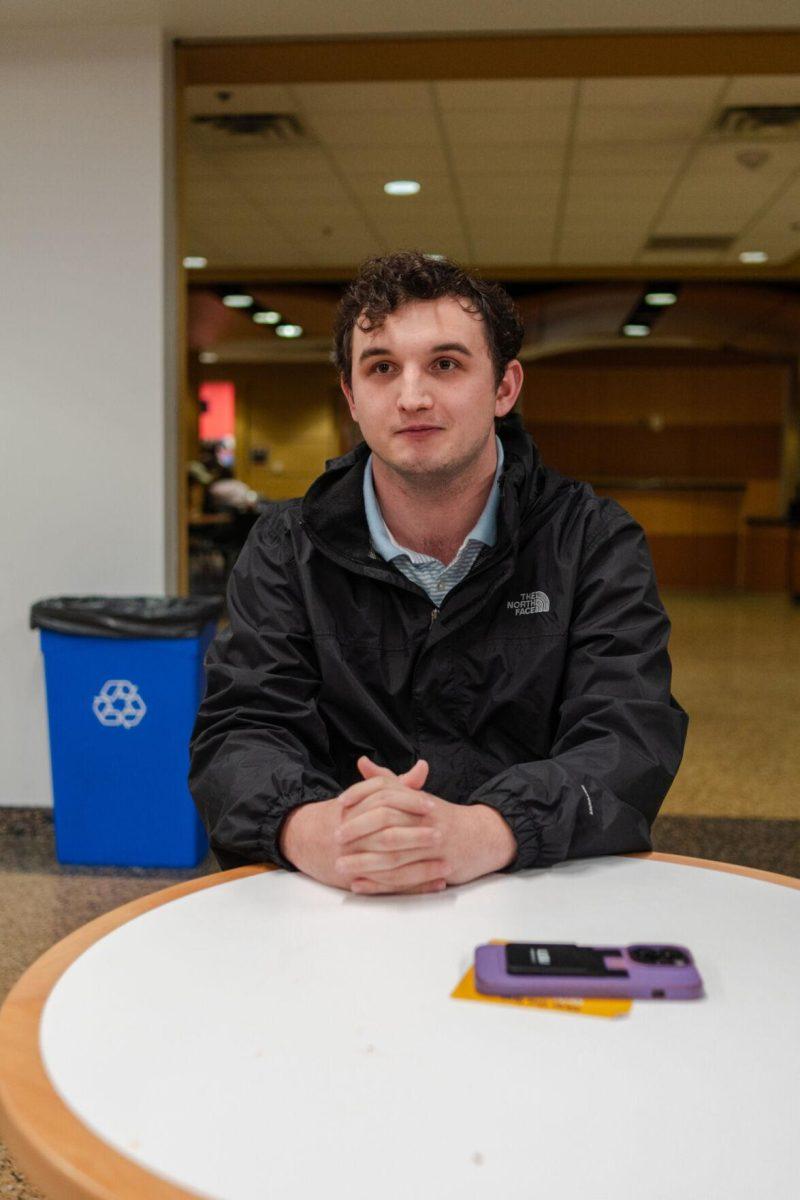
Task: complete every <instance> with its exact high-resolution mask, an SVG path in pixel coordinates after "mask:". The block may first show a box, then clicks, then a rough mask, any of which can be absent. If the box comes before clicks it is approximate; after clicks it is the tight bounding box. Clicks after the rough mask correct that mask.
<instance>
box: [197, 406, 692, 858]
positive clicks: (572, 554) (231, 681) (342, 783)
mask: <svg viewBox="0 0 800 1200" xmlns="http://www.w3.org/2000/svg"><path fill="white" fill-rule="evenodd" d="M499 432H500V436H501V437H502V439H503V445H504V449H505V456H506V457H505V464H504V470H503V474H502V476H501V480H500V487H501V501H500V505H499V510H498V537H497V543H496V545H495V546H494V547H491V548H486V549H484V550H483V551H482V552H481V554H480V556H479V557H478V559H477V561H476V563H475V565H474V566H473V568H472V570H471V571H470V573H469V574H468V575H467V577H466V578H465V579H464V580H463V581H462V582H461V583H460V584H458V585H457V586H456V587H455V588H453V590H452V591H451V592H450V593H449V594H448V595H447V597H446V598H445V600H444V602H443V604H442V607H441V610H440V611H439V610H436V609H435V608H434V606H433V604H432V603H431V601H430V600H429V598H428V596H427V595H426V594H425V592H424V591H423V590H422V589H421V588H419V587H417V586H416V585H415V584H413V583H411V582H409V581H408V580H407V579H406V578H405V577H404V576H403V575H402V574H401V573H400V572H399V571H398V570H397V569H396V568H395V567H393V566H392V565H391V564H390V563H387V562H384V560H383V559H381V558H378V557H376V556H375V554H374V552H373V551H372V550H371V547H370V542H369V536H368V532H367V525H366V517H365V514H364V505H363V499H362V479H363V473H364V461H365V459H366V455H367V453H368V451H367V448H366V446H364V445H361V446H359V447H357V448H356V450H354V451H353V452H352V453H351V454H348V455H346V456H345V457H344V458H340V459H336V460H334V461H333V462H332V463H330V464H329V466H328V470H327V471H326V472H325V474H324V475H322V476H321V477H320V478H319V479H318V480H316V482H315V483H314V484H313V485H312V486H311V488H310V489H309V491H308V492H307V494H306V496H305V498H304V499H303V500H302V501H301V500H289V501H282V502H280V503H276V504H274V505H273V506H271V507H270V509H269V510H268V511H267V512H266V513H265V514H264V515H263V516H262V517H261V519H260V520H259V521H258V523H257V525H256V526H255V528H254V529H253V531H252V533H251V535H250V537H249V539H248V541H247V544H246V545H245V548H244V550H243V552H242V554H241V557H240V558H239V561H238V563H237V564H236V566H235V568H234V570H233V573H232V576H231V581H230V585H229V590H228V612H229V617H230V626H229V628H227V629H225V630H224V631H223V632H221V633H220V634H219V635H218V636H217V638H216V641H215V642H214V643H213V645H212V646H211V648H210V650H209V652H208V656H207V658H206V672H207V690H206V695H205V699H204V700H203V703H202V705H201V708H200V711H199V714H198V717H197V722H196V725H195V730H194V734H193V737H192V765H191V774H190V786H191V789H192V793H193V795H194V798H195V802H196V804H197V806H198V808H199V810H200V813H201V815H202V817H203V820H204V822H205V825H206V828H207V829H208V832H209V836H210V840H211V847H212V849H213V850H214V853H215V854H216V856H217V858H218V860H219V862H220V865H221V866H222V867H223V868H227V867H232V866H238V865H240V864H242V863H248V862H264V861H272V862H277V863H280V864H282V865H283V866H289V865H290V864H288V863H287V862H286V861H285V860H284V859H283V858H282V856H281V854H280V851H279V850H278V846H277V840H278V834H279V830H280V826H281V822H282V821H283V819H284V817H285V816H286V815H287V813H288V812H290V811H291V810H292V809H293V808H294V807H295V806H297V805H299V804H305V803H307V802H309V801H314V800H322V799H327V798H329V797H331V796H335V795H338V793H339V792H341V791H342V790H343V789H344V788H346V787H348V786H349V785H350V784H352V783H354V782H356V781H357V780H358V779H359V778H360V776H359V774H358V771H357V770H356V765H355V764H356V760H357V758H358V757H359V756H360V755H361V754H368V755H369V756H370V757H371V758H372V759H375V760H376V761H377V762H380V763H383V764H385V765H387V766H389V767H391V768H392V770H394V771H398V772H400V771H405V770H408V768H409V767H410V766H411V765H412V763H413V762H414V761H415V760H416V759H417V758H425V759H427V761H428V762H429V764H430V774H429V777H428V781H427V783H426V785H425V787H426V790H427V791H429V792H432V793H434V794H436V795H439V796H442V797H444V799H446V800H451V801H454V802H456V803H459V804H487V805H490V806H491V807H493V808H496V809H497V810H498V811H499V812H500V813H501V814H502V815H503V817H504V818H505V819H506V821H507V822H508V824H509V825H510V826H511V829H512V831H513V832H514V835H515V837H516V839H517V844H518V853H517V857H516V858H515V860H514V861H513V862H512V863H511V865H510V867H509V868H508V869H509V870H516V869H520V868H524V867H533V866H546V865H548V864H550V863H555V862H559V861H561V860H562V859H565V858H583V857H588V856H591V855H598V854H615V853H618V852H621V851H629V850H630V851H632V850H647V849H649V848H650V844H651V843H650V825H651V824H652V822H653V819H654V818H655V815H656V813H657V812H658V808H659V805H660V804H661V801H662V800H663V798H664V796H665V794H666V792H667V789H668V788H669V786H670V784H671V782H672V779H673V777H674V775H675V772H676V771H677V769H678V765H679V763H680V760H681V754H682V751H683V743H684V739H685V735H686V725H687V718H686V714H685V713H684V712H683V710H682V709H681V708H680V707H679V705H678V704H676V703H675V701H674V700H673V699H672V697H671V696H670V662H669V657H668V654H667V639H668V634H669V621H668V619H667V616H666V614H665V612H664V609H663V607H662V605H661V602H660V600H659V597H658V593H657V590H656V585H655V580H654V576H653V568H652V564H651V561H650V555H649V553H648V549H647V544H646V542H645V538H644V534H643V533H642V530H641V529H640V527H639V526H638V525H637V524H636V522H635V521H634V520H633V519H632V518H631V517H630V516H629V515H628V514H627V513H626V512H625V510H624V509H622V508H621V507H620V506H619V505H618V504H617V503H616V502H615V501H613V500H606V499H600V498H598V497H597V496H596V495H595V493H594V492H593V491H592V489H591V488H590V487H589V486H588V485H587V484H583V483H577V482H575V481H574V480H571V479H565V478H563V477H562V476H560V475H559V474H558V473H557V472H555V471H552V470H549V469H547V468H546V467H544V466H543V465H542V464H541V462H540V460H539V456H538V452H537V450H536V447H535V446H534V444H533V442H532V441H531V439H530V438H529V437H528V435H527V434H526V433H524V432H523V430H522V429H521V427H520V426H519V425H518V424H517V422H516V419H514V420H512V421H511V422H509V423H504V424H503V425H502V426H501V428H500V430H499ZM434 618H436V619H434Z"/></svg>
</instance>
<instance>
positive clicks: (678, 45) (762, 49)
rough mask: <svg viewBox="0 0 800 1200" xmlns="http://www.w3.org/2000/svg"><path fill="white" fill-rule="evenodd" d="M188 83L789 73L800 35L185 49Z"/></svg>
mask: <svg viewBox="0 0 800 1200" xmlns="http://www.w3.org/2000/svg"><path fill="white" fill-rule="evenodd" d="M177 56H178V63H179V68H180V75H181V77H182V80H183V81H184V82H185V83H187V84H207V85H208V84H210V85H221V86H224V85H233V84H258V83H319V82H334V81H336V82H347V81H354V80H369V81H370V82H375V81H385V80H403V79H425V80H428V79H436V80H445V79H603V78H614V77H617V78H635V77H641V76H679V75H791V74H795V73H796V72H797V70H798V64H800V32H797V33H795V32H789V31H786V30H780V31H769V30H767V31H764V30H762V31H756V32H742V31H736V32H707V33H675V32H671V33H670V32H665V33H595V34H555V35H554V34H544V35H537V36H532V35H530V34H524V33H523V34H515V35H504V36H502V37H481V36H479V35H476V36H473V37H451V36H449V35H446V34H442V35H441V36H440V37H406V38H402V37H397V36H392V37H371V38H348V39H336V40H333V39H324V38H314V39H304V40H300V41H282V40H280V41H279V40H276V41H238V42H237V41H231V42H219V41H215V42H211V43H202V42H181V43H178V46H177Z"/></svg>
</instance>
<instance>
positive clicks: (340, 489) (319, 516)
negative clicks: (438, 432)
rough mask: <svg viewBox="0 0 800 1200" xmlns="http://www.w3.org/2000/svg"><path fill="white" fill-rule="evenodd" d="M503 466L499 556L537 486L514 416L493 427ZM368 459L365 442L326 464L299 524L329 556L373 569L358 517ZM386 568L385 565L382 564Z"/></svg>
mask: <svg viewBox="0 0 800 1200" xmlns="http://www.w3.org/2000/svg"><path fill="white" fill-rule="evenodd" d="M497 433H498V435H499V437H500V440H501V441H502V443H503V451H504V453H505V463H504V467H503V473H502V475H501V476H500V505H499V508H498V514H497V516H498V529H497V544H496V546H495V548H494V551H493V552H492V553H493V554H494V553H497V554H500V553H504V552H505V551H506V550H507V549H508V547H509V543H511V544H513V543H515V542H516V539H517V536H518V534H519V528H520V523H521V520H523V519H524V518H525V517H526V516H527V515H528V514H529V513H530V511H531V510H532V509H533V508H534V507H535V505H536V502H537V500H538V496H539V493H540V491H541V489H542V486H543V476H544V470H543V468H542V466H541V462H540V458H539V452H538V450H537V448H536V446H535V444H534V442H533V440H532V438H531V437H530V436H529V434H528V433H526V431H525V429H524V427H523V425H522V421H521V420H520V418H519V417H518V416H516V415H514V416H511V417H506V418H505V419H504V420H502V421H499V422H498V423H497ZM368 455H369V447H368V446H367V445H366V443H365V442H360V443H359V445H357V446H356V447H355V449H354V450H351V451H350V453H349V454H345V455H342V457H341V458H334V459H331V460H330V461H329V462H328V463H326V470H325V473H324V475H320V477H319V478H318V479H316V480H315V481H314V483H312V485H311V487H310V488H309V489H308V491H307V492H306V494H305V497H304V499H303V505H302V515H303V524H304V526H305V527H306V528H307V530H308V532H309V534H310V536H311V537H312V540H313V541H314V542H315V543H316V544H317V545H319V546H320V547H328V548H329V549H330V550H331V551H332V552H333V553H334V554H336V555H342V556H344V557H345V558H347V559H350V560H356V561H357V562H361V563H362V564H364V565H369V566H371V567H373V568H374V567H376V566H377V565H378V564H377V563H376V560H375V558H374V557H373V552H372V549H371V546H370V540H369V530H368V528H367V519H366V514H365V512H364V495H363V484H364V467H365V465H366V461H367V457H368ZM383 565H384V566H386V564H383Z"/></svg>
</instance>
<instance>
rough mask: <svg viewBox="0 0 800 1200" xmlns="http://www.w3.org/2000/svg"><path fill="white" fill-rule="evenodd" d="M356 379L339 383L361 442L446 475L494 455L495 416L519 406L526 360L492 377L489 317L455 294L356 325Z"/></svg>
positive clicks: (385, 456) (402, 471)
mask: <svg viewBox="0 0 800 1200" xmlns="http://www.w3.org/2000/svg"><path fill="white" fill-rule="evenodd" d="M352 359H353V366H352V381H351V386H350V387H349V388H348V387H347V385H346V384H345V383H344V382H343V383H342V390H343V391H344V394H345V396H346V397H347V402H348V404H349V406H350V413H351V416H352V417H353V420H354V421H357V422H358V424H359V425H360V427H361V433H362V435H363V438H364V441H365V442H366V443H367V445H368V446H369V447H370V449H371V450H372V452H373V454H374V455H375V457H376V458H377V459H379V460H380V461H381V462H382V463H383V464H385V466H386V467H388V468H389V469H390V470H392V471H395V472H396V473H397V474H399V475H401V476H405V477H409V478H410V477H414V478H417V479H421V478H426V479H438V480H442V479H449V478H454V477H456V476H458V475H459V474H462V473H463V472H465V471H468V470H469V469H470V468H471V467H472V466H473V465H474V464H481V463H482V461H483V460H485V462H486V464H487V465H488V466H489V467H491V463H492V462H493V461H494V418H495V417H496V416H505V414H506V413H507V412H509V411H510V410H511V408H513V406H514V401H515V400H516V398H517V395H518V393H519V389H520V386H521V383H522V368H521V367H520V364H519V363H518V362H517V361H516V360H514V361H513V362H512V363H509V365H508V367H507V369H506V373H505V375H504V376H503V379H502V380H501V382H500V384H499V385H497V384H496V383H495V379H494V366H493V364H492V359H491V355H490V353H489V345H488V342H487V340H486V332H485V326H484V323H483V319H482V318H481V317H480V316H477V315H475V314H474V313H470V312H466V311H465V310H464V308H462V306H461V304H460V303H459V301H458V300H456V299H454V298H453V297H449V296H448V297H444V298H442V299H440V300H421V301H415V302H413V303H410V304H406V305H403V307H402V308H398V309H397V310H396V311H395V312H393V313H391V314H390V316H388V317H387V318H386V320H385V321H384V323H383V325H382V326H380V328H378V329H373V330H372V331H371V332H370V333H365V332H364V331H363V330H361V329H359V327H358V326H357V325H356V326H355V328H354V329H353V353H352Z"/></svg>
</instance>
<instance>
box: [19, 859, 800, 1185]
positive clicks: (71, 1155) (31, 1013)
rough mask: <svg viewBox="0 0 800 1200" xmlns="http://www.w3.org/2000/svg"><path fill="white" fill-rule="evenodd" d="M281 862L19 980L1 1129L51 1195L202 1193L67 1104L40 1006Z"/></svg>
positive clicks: (105, 921) (103, 928) (114, 924)
mask: <svg viewBox="0 0 800 1200" xmlns="http://www.w3.org/2000/svg"><path fill="white" fill-rule="evenodd" d="M620 857H625V858H637V859H643V860H647V861H653V862H666V863H675V864H678V865H680V866H687V867H701V868H705V869H706V870H713V871H722V872H726V873H729V874H734V875H746V876H749V877H750V878H752V879H757V880H760V881H762V882H764V883H773V884H778V885H780V886H783V887H791V888H795V889H798V890H800V879H794V878H792V877H791V876H789V875H779V874H776V873H775V872H772V871H761V870H758V869H757V868H754V867H742V866H739V865H737V864H735V863H726V862H715V861H713V860H711V859H704V858H690V857H686V856H684V855H680V854H662V853H658V852H652V851H651V852H645V853H640V854H626V855H622V856H620ZM276 869H277V868H275V867H273V866H271V865H267V864H265V865H254V866H246V867H237V868H235V869H234V870H232V871H221V872H216V873H214V874H212V875H202V876H200V877H199V878H197V879H190V880H187V881H185V882H184V883H179V884H175V885H173V886H172V887H168V888H163V889H161V890H160V891H157V892H152V893H150V894H149V895H147V896H140V897H139V898H138V899H136V900H131V901H129V902H128V903H127V904H123V905H121V906H120V907H119V908H114V909H111V911H110V912H107V913H104V914H103V915H102V916H99V917H96V918H95V919H94V920H93V921H89V922H87V924H86V925H82V926H81V927H80V928H79V929H76V930H74V931H73V932H72V933H70V934H68V935H67V936H66V937H65V938H62V939H61V941H59V942H56V943H55V945H53V946H51V947H50V948H49V950H46V951H45V952H44V954H42V955H41V956H40V957H39V958H38V959H36V961H35V962H33V963H32V964H31V965H30V966H29V967H28V969H27V970H26V971H25V973H24V974H23V975H22V976H21V977H20V979H19V980H18V981H17V982H16V983H15V984H14V986H13V987H12V989H11V991H10V992H9V993H8V996H7V997H6V1000H5V1002H4V1004H3V1006H2V1008H0V1061H2V1062H4V1063H6V1064H10V1069H9V1068H7V1069H6V1070H5V1071H4V1074H3V1076H0V1135H2V1136H3V1137H4V1139H5V1141H6V1143H7V1145H8V1147H9V1150H10V1151H11V1153H12V1154H13V1156H14V1158H15V1160H16V1161H17V1162H19V1164H20V1166H21V1167H22V1169H23V1170H24V1171H25V1172H26V1174H28V1175H29V1176H30V1178H31V1179H32V1180H33V1182H34V1183H36V1184H37V1186H39V1187H40V1188H42V1190H43V1191H45V1192H46V1194H47V1195H48V1197H50V1198H51V1200H142V1197H143V1196H145V1195H146V1196H147V1197H148V1200H197V1196H198V1193H196V1192H192V1191H189V1190H187V1189H185V1188H182V1187H179V1186H178V1185H177V1184H173V1183H170V1182H168V1181H167V1180H165V1179H162V1178H160V1177H159V1176H157V1175H154V1174H153V1173H151V1172H150V1171H148V1170H146V1169H145V1168H144V1167H141V1166H139V1165H138V1164H137V1163H135V1162H134V1161H133V1160H132V1159H129V1158H126V1157H125V1156H124V1155H122V1154H120V1153H119V1152H118V1151H116V1150H114V1149H112V1147H111V1146H109V1145H108V1143H106V1142H104V1141H103V1140H102V1139H101V1138H99V1137H97V1136H96V1135H95V1134H94V1133H92V1132H91V1130H89V1128H88V1127H87V1126H85V1125H84V1124H83V1123H82V1122H81V1121H80V1120H79V1119H78V1117H77V1116H76V1115H75V1114H74V1113H73V1112H72V1110H71V1109H70V1108H68V1107H67V1105H66V1104H65V1103H64V1101H63V1100H62V1099H61V1097H60V1096H59V1095H58V1093H57V1092H56V1090H55V1088H54V1087H53V1085H52V1083H51V1082H50V1079H49V1077H48V1075H47V1072H46V1070H45V1067H44V1063H43V1061H42V1057H41V1053H40V1049H39V1026H40V1023H41V1017H42V1012H43V1010H44V1006H45V1003H46V1002H47V999H48V996H49V995H50V992H51V991H52V990H53V988H54V987H55V985H56V983H57V982H58V980H59V979H60V978H61V976H62V975H63V974H64V972H65V971H66V970H67V969H68V967H70V966H71V965H72V963H73V962H74V961H75V960H76V959H77V958H78V957H79V956H80V955H81V954H83V952H84V951H85V950H87V949H88V948H89V947H90V946H92V945H94V943H95V942H98V941H100V939H101V938H103V937H105V936H106V934H108V933H111V932H112V931H113V930H114V929H118V928H119V927H120V926H121V925H125V924H126V923H127V922H128V921H132V920H134V919H135V918H136V917H139V916H141V915H142V914H143V913H145V912H149V911H151V910H152V909H154V908H159V907H160V906H161V905H162V904H169V903H170V902H171V901H172V900H178V899H180V898H181V897H182V896H188V895H191V894H192V893H194V892H198V891H202V890H203V889H204V888H209V887H216V886H218V885H219V884H221V883H228V882H230V881H232V880H235V879H243V878H246V877H247V876H250V875H258V874H263V873H264V872H265V871H271V870H276Z"/></svg>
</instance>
